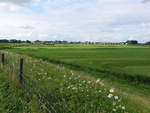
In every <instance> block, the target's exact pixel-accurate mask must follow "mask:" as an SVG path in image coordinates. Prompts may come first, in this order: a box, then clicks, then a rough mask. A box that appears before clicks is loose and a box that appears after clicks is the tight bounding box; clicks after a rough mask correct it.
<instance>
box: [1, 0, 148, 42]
mask: <svg viewBox="0 0 150 113" xmlns="http://www.w3.org/2000/svg"><path fill="white" fill-rule="evenodd" d="M0 38H8V39H14V38H16V39H22V40H26V39H29V40H68V41H109V42H110V41H114V42H120V41H126V40H130V39H136V40H138V41H140V42H145V41H150V0H0Z"/></svg>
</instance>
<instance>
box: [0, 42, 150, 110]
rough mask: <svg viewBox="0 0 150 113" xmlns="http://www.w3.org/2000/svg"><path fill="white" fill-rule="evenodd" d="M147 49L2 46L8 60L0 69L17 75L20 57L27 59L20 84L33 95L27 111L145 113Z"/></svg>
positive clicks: (149, 79)
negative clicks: (5, 47) (5, 48)
mask: <svg viewBox="0 0 150 113" xmlns="http://www.w3.org/2000/svg"><path fill="white" fill-rule="evenodd" d="M149 49H150V48H149V47H148V46H132V45H131V46H126V45H124V46H104V45H103V46H102V45H101V46H100V45H76V44H73V45H62V44H61V45H55V46H45V45H28V46H26V45H23V46H19V47H13V48H11V49H7V50H4V51H1V53H5V54H6V59H7V62H6V64H5V66H2V67H1V68H2V70H6V72H5V74H6V75H12V74H13V75H17V74H18V72H17V70H18V68H17V67H18V59H19V58H20V57H23V58H24V59H25V66H24V67H25V70H24V77H25V78H24V79H25V82H24V83H23V86H21V87H23V90H24V91H25V97H27V98H29V97H28V96H29V95H31V97H30V99H29V100H32V99H33V100H34V101H32V102H30V101H29V100H28V99H27V100H28V101H29V102H27V103H26V104H25V106H27V107H26V108H27V109H28V111H30V112H31V113H34V112H35V113H36V112H37V111H36V110H38V111H39V112H41V113H149V112H150V109H149V97H150V95H149V93H150V87H149V83H150V82H149V81H150V76H149V73H150V72H149V69H150V60H149V57H150V52H149ZM16 53H17V54H16ZM19 54H20V55H19ZM28 56H30V57H28ZM7 69H8V70H7ZM10 78H11V77H10ZM12 81H13V80H12ZM21 89H22V88H21ZM25 100H26V99H25ZM28 103H32V104H33V103H35V106H29V104H28ZM0 104H1V103H0ZM23 105H24V104H23ZM30 107H31V108H32V109H31V108H30ZM20 109H21V108H20ZM35 109H36V110H35ZM24 112H27V111H24ZM11 113H13V112H11ZM20 113H21V112H20Z"/></svg>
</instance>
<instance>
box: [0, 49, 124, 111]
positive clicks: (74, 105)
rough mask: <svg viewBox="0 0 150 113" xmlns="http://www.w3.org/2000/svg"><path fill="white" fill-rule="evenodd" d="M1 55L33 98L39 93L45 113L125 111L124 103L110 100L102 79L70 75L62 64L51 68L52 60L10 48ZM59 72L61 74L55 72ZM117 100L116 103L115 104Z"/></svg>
mask: <svg viewBox="0 0 150 113" xmlns="http://www.w3.org/2000/svg"><path fill="white" fill-rule="evenodd" d="M0 55H1V57H0V58H1V60H0V61H1V67H2V68H3V69H4V70H6V71H7V73H9V75H11V76H16V77H17V78H18V81H19V83H20V84H21V85H22V86H23V87H24V89H25V91H26V93H27V94H28V95H31V96H30V98H31V99H32V96H33V95H36V96H37V98H38V102H39V103H40V109H41V110H42V111H43V112H44V113H113V112H114V111H113V109H115V111H117V110H118V113H124V112H125V111H124V110H123V109H121V107H118V108H115V107H116V106H119V105H120V103H121V101H120V100H119V99H118V100H117V101H116V100H114V99H113V100H109V99H108V98H107V95H108V94H109V92H108V91H107V90H106V89H105V88H99V85H102V83H101V82H99V81H98V82H99V84H98V85H95V84H93V83H92V82H91V81H86V80H81V79H79V78H78V77H68V78H66V77H65V74H66V73H69V74H72V75H73V74H74V73H73V72H70V71H68V72H65V73H63V72H62V70H61V69H60V68H59V66H58V67H57V68H56V67H55V68H54V69H53V70H54V71H53V72H51V70H50V69H49V68H52V67H51V66H49V65H50V64H48V63H47V62H44V61H42V60H40V59H38V60H34V59H33V58H30V57H28V58H27V57H26V56H23V55H16V54H14V53H10V52H6V51H5V52H0ZM44 67H45V68H44ZM57 72H59V74H55V73H57ZM60 73H61V74H62V75H60ZM46 81H47V82H46ZM60 81H61V82H60ZM96 82H97V81H96ZM98 82H97V83H98ZM53 83H54V84H53ZM44 84H45V85H44ZM58 84H59V85H58ZM56 86H57V87H56ZM53 87H55V88H53ZM113 102H115V105H112V104H113ZM120 106H121V105H120Z"/></svg>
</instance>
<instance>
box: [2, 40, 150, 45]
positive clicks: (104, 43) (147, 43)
mask: <svg viewBox="0 0 150 113" xmlns="http://www.w3.org/2000/svg"><path fill="white" fill-rule="evenodd" d="M0 43H33V44H43V45H55V44H100V45H127V44H143V45H144V44H145V45H150V42H146V43H138V41H137V40H127V41H126V42H90V41H85V42H81V41H78V42H73V41H70V42H69V41H60V40H56V41H40V40H36V41H30V40H16V39H10V40H8V39H0Z"/></svg>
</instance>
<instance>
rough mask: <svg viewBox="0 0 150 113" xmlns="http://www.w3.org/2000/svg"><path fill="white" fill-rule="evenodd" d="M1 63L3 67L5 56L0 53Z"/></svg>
mask: <svg viewBox="0 0 150 113" xmlns="http://www.w3.org/2000/svg"><path fill="white" fill-rule="evenodd" d="M1 61H2V65H4V64H5V54H4V53H2V57H1Z"/></svg>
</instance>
